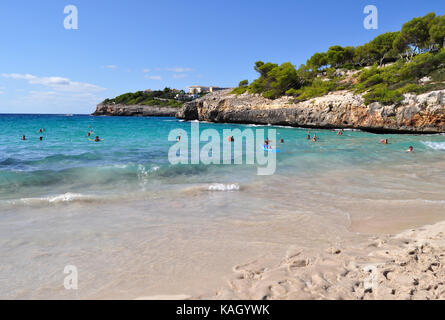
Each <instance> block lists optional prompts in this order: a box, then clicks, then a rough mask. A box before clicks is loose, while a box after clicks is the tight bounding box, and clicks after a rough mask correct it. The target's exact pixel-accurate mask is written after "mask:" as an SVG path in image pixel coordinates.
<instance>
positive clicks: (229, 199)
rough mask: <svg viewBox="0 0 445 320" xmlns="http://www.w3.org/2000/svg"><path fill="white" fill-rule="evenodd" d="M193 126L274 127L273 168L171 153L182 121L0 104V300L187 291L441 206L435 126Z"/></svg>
mask: <svg viewBox="0 0 445 320" xmlns="http://www.w3.org/2000/svg"><path fill="white" fill-rule="evenodd" d="M199 127H200V129H201V130H204V129H215V130H217V131H218V132H219V133H220V135H221V136H223V130H224V129H236V128H239V129H241V130H245V129H252V130H253V131H254V132H255V130H257V129H264V130H266V131H267V130H268V129H275V130H276V134H277V136H276V140H278V141H279V140H280V139H284V142H285V143H284V144H280V143H278V145H277V148H278V149H279V150H280V152H279V153H276V154H274V155H275V156H276V171H275V173H274V174H273V175H270V176H259V175H257V166H256V165H255V164H254V165H248V164H241V165H233V164H232V165H204V164H199V165H171V164H170V162H169V160H168V152H169V149H170V147H171V146H172V145H173V144H175V143H176V142H175V141H168V135H169V133H170V131H171V130H174V129H183V130H185V131H186V132H188V133H190V130H191V123H190V122H182V121H179V120H177V119H174V118H126V117H119V118H113V117H90V116H71V117H69V116H57V115H0V261H2V264H1V266H0V281H1V285H0V298H115V297H120V298H135V297H138V296H148V295H159V294H173V295H174V294H201V293H203V292H206V291H208V290H212V289H214V288H215V287H218V286H220V285H223V284H224V281H223V279H224V277H225V276H227V275H230V274H231V272H232V267H233V266H234V265H235V264H238V263H242V262H248V261H251V260H252V259H254V258H258V257H264V256H266V257H267V258H274V257H275V258H277V259H280V258H282V257H283V255H284V254H285V252H286V251H287V250H288V249H289V248H290V247H294V246H302V247H305V248H313V249H314V250H318V249H320V248H324V247H326V246H331V245H338V244H339V243H344V242H347V241H351V242H354V243H358V242H359V241H361V240H363V239H364V238H366V237H367V236H366V235H367V234H369V233H379V232H383V233H386V232H388V233H393V232H397V231H401V230H403V229H405V228H410V227H414V226H418V225H422V224H425V223H430V222H431V223H432V222H435V221H438V220H441V219H444V218H445V210H444V209H445V190H443V185H444V184H445V136H443V135H375V134H371V133H366V132H361V131H348V130H347V131H345V133H344V135H343V136H337V135H336V132H333V131H331V130H311V135H313V134H316V135H317V136H318V137H319V141H318V142H316V143H314V142H310V141H308V140H307V139H306V136H307V130H306V129H299V128H284V127H273V126H245V125H234V124H211V123H199ZM40 128H44V129H45V132H44V133H43V134H40V133H39V132H38V131H39V129H40ZM90 130H92V131H94V133H93V134H92V136H93V137H95V136H99V137H100V138H101V139H104V140H103V141H101V142H98V143H96V142H93V141H90V140H89V139H88V137H87V133H88V131H90ZM22 135H26V137H27V140H26V141H22V140H21V137H22ZM266 135H268V134H266ZM39 136H43V141H39ZM382 138H388V139H389V142H390V144H389V145H381V144H379V141H380V139H382ZM183 139H184V137H183ZM235 139H238V137H236V136H235ZM275 142H276V141H275ZM227 143H228V142H227V140H226V138H225V137H224V139H222V141H221V150H222V146H223V145H224V144H227ZM204 144H205V143H201V146H203V145H204ZM255 144H258V143H257V142H255ZM410 145H411V146H413V147H414V152H413V153H406V152H405V150H406V149H407V148H408V147H409V146H410ZM258 147H261V145H260V144H258ZM189 153H191V150H189ZM357 232H358V233H357ZM68 264H71V265H76V266H77V267H78V268H79V273H80V274H81V277H82V279H83V280H82V285H81V287H80V289H79V290H78V291H76V292H72V291H71V292H70V291H67V290H64V288H63V285H62V284H63V277H64V274H63V268H64V266H65V265H68ZM11 275H14V276H11ZM196 275H200V276H199V277H197V276H196Z"/></svg>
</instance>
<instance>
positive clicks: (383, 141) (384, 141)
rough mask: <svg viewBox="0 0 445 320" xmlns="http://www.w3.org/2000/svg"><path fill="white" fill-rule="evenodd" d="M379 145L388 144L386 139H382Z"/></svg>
mask: <svg viewBox="0 0 445 320" xmlns="http://www.w3.org/2000/svg"><path fill="white" fill-rule="evenodd" d="M379 143H380V144H388V139H382V140H380V142H379Z"/></svg>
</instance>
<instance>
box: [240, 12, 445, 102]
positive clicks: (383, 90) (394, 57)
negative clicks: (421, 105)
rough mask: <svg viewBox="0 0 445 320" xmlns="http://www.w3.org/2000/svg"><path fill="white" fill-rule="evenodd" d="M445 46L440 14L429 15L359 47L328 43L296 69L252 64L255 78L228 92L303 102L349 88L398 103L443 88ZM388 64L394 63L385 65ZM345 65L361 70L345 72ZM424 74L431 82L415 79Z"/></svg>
mask: <svg viewBox="0 0 445 320" xmlns="http://www.w3.org/2000/svg"><path fill="white" fill-rule="evenodd" d="M444 44H445V16H436V15H435V14H434V13H430V14H427V15H426V16H424V17H419V18H414V19H412V20H411V21H409V22H407V23H405V24H404V25H403V27H402V30H401V31H398V32H387V33H384V34H381V35H379V36H377V37H376V38H374V39H373V40H372V41H370V42H368V43H366V44H364V45H362V46H359V47H356V48H354V47H342V46H338V45H337V46H331V47H330V48H329V50H328V51H327V52H321V53H320V52H319V53H315V54H314V55H313V56H312V57H311V58H310V59H308V60H307V62H306V64H304V65H302V66H300V68H298V70H296V69H295V67H294V66H293V65H292V64H291V63H289V62H287V63H283V64H282V65H278V64H275V63H271V62H267V63H264V62H262V61H258V62H256V63H255V67H254V68H255V70H256V71H257V72H258V73H259V75H260V76H259V77H258V79H256V80H254V81H253V82H252V83H251V84H250V85H248V82H247V81H243V82H242V83H240V86H239V87H238V88H235V89H234V90H233V93H235V94H242V93H245V92H247V91H248V92H251V93H259V94H262V95H263V96H264V97H266V98H270V99H276V98H279V97H280V96H283V95H289V96H294V97H296V99H297V100H306V99H310V98H313V97H316V96H321V95H324V94H327V93H328V92H331V91H334V90H340V89H353V90H355V92H357V93H363V94H364V97H365V103H366V104H368V103H372V102H381V103H384V104H392V103H398V102H399V101H401V99H403V94H404V93H408V92H415V93H421V92H426V91H428V90H435V89H442V88H444V87H445V84H444V83H442V82H443V81H445V67H444V64H445V51H444V50H445V48H443V46H444ZM441 48H442V49H441ZM389 62H394V63H393V64H392V65H389V66H387V67H385V66H384V65H385V64H386V63H389ZM365 67H366V68H365ZM338 69H343V71H342V70H338ZM345 69H348V70H360V71H361V72H360V75H354V76H351V74H352V75H353V74H354V73H351V72H350V73H349V76H346V74H347V72H345V71H344V70H345ZM425 76H428V77H430V78H431V81H433V82H431V83H420V79H421V78H423V77H425Z"/></svg>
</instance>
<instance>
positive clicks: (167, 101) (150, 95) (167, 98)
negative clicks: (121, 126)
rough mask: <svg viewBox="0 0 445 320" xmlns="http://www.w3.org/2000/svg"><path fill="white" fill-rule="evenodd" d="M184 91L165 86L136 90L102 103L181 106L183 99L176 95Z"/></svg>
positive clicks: (182, 93) (180, 94) (181, 94)
mask: <svg viewBox="0 0 445 320" xmlns="http://www.w3.org/2000/svg"><path fill="white" fill-rule="evenodd" d="M184 95H185V93H184V91H182V90H181V91H180V90H175V89H170V88H165V89H164V90H155V91H137V92H134V93H133V92H129V93H124V94H122V95H120V96H118V97H116V98H114V99H105V100H104V101H103V102H102V103H103V104H123V105H134V104H138V105H146V106H161V107H176V108H179V107H182V105H183V104H184V101H183V100H178V99H177V98H176V97H181V96H184Z"/></svg>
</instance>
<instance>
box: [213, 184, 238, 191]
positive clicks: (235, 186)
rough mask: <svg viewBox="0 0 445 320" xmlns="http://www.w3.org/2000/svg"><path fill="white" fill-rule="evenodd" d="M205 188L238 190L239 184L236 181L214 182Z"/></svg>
mask: <svg viewBox="0 0 445 320" xmlns="http://www.w3.org/2000/svg"><path fill="white" fill-rule="evenodd" d="M207 190H209V191H239V190H240V186H239V184H238V183H231V184H223V183H214V184H211V185H210V186H208V188H207Z"/></svg>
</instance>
